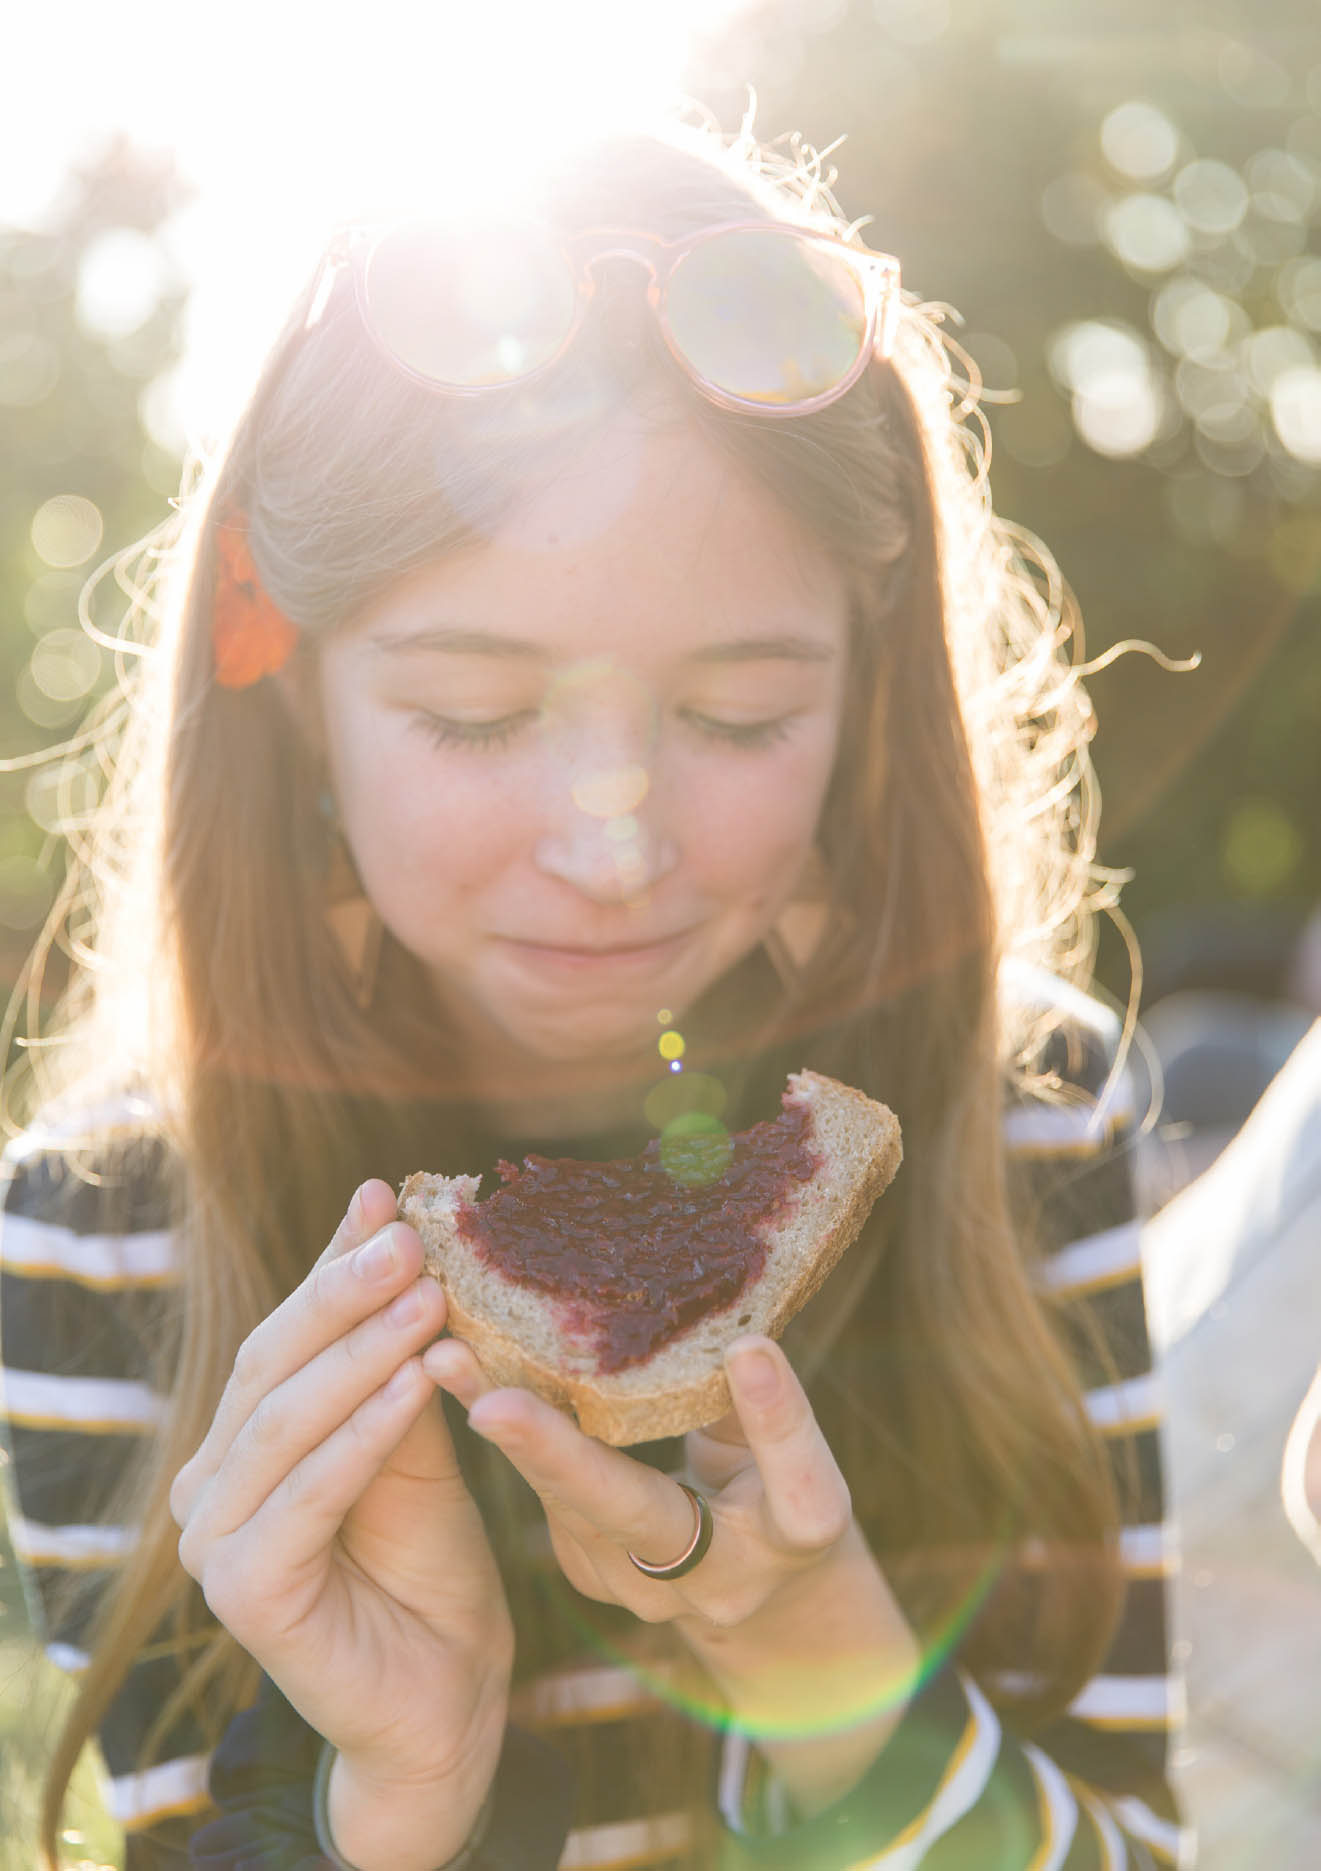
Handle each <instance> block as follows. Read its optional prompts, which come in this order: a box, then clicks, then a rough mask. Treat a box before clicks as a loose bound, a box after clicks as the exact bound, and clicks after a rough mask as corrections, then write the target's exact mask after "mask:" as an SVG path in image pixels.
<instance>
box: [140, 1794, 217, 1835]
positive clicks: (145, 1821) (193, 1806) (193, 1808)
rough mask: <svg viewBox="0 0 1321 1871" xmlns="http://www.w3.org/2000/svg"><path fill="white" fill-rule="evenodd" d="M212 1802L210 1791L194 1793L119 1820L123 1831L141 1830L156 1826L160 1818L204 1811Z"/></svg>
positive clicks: (172, 1817) (170, 1817)
mask: <svg viewBox="0 0 1321 1871" xmlns="http://www.w3.org/2000/svg"><path fill="white" fill-rule="evenodd" d="M211 1804H212V1800H211V1795H210V1794H209V1793H194V1794H192V1795H191V1796H190V1797H189V1798H188V1799H186V1800H173V1801H171V1802H170V1804H169V1805H166V1806H153V1807H152V1809H151V1811H150V1812H145V1813H135V1814H134V1815H133V1817H132V1818H131V1819H123V1820H121V1821H120V1822H119V1824H120V1829H121V1831H123V1832H141V1831H142V1830H143V1829H144V1828H145V1827H146V1826H154V1825H155V1824H156V1821H157V1820H158V1819H174V1818H177V1817H178V1816H179V1815H180V1814H182V1813H198V1812H202V1811H203V1810H204V1809H205V1808H206V1807H208V1806H210V1805H211Z"/></svg>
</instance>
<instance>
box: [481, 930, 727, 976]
mask: <svg viewBox="0 0 1321 1871" xmlns="http://www.w3.org/2000/svg"><path fill="white" fill-rule="evenodd" d="M692 934H693V931H692V930H691V929H682V930H680V931H678V933H677V934H675V935H669V936H657V937H655V938H654V939H653V940H652V941H650V942H615V943H609V944H601V945H599V946H591V945H586V944H578V943H564V942H541V941H536V942H533V941H525V940H523V939H522V938H520V937H518V936H502V937H500V938H499V941H500V943H501V946H502V947H504V948H505V949H506V950H507V951H509V952H510V953H511V954H512V955H513V956H514V957H515V959H517V960H519V961H523V962H526V963H529V964H530V965H532V966H537V967H544V968H552V969H553V968H573V969H584V970H589V969H600V970H608V969H625V968H630V967H646V966H647V965H648V964H650V963H656V962H663V961H667V960H668V959H669V958H670V957H671V956H672V955H673V954H675V953H677V951H678V950H679V948H680V947H681V946H682V945H683V943H685V942H686V941H687V940H688V939H689V937H690V936H691V935H692Z"/></svg>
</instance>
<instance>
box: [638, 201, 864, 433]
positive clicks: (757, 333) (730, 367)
mask: <svg viewBox="0 0 1321 1871" xmlns="http://www.w3.org/2000/svg"><path fill="white" fill-rule="evenodd" d="M665 319H666V323H667V325H668V328H669V333H670V338H671V341H672V342H673V344H674V346H675V348H676V349H677V350H678V351H679V352H680V354H681V355H682V357H683V358H684V359H685V360H686V362H687V363H688V364H689V365H690V367H691V368H692V369H693V370H694V371H696V372H697V374H698V376H700V377H704V378H705V379H706V381H707V382H708V383H710V384H713V385H714V386H715V387H716V388H717V389H720V390H725V391H727V392H728V393H729V394H730V395H732V396H737V397H741V398H742V399H743V400H744V401H746V402H749V403H761V404H766V405H772V406H773V405H776V404H786V405H792V404H794V403H802V402H806V401H807V400H808V399H809V398H810V397H814V396H820V395H822V394H823V393H824V392H825V391H827V390H831V389H833V388H834V386H835V385H836V384H837V383H839V382H840V381H841V380H842V379H843V378H844V377H846V376H847V375H848V373H849V371H850V370H851V369H852V368H853V366H854V364H855V363H856V362H857V360H858V355H859V353H860V352H861V350H862V347H863V344H864V342H865V340H866V334H867V305H866V298H865V295H864V292H863V286H862V281H861V279H860V277H859V276H858V274H857V273H856V272H855V271H854V270H853V268H852V267H851V266H850V265H849V264H848V263H847V262H846V261H844V260H842V259H841V258H840V256H839V253H838V251H837V250H836V249H835V248H833V247H832V246H831V245H830V244H829V243H828V242H825V241H818V240H813V239H811V237H810V236H809V237H807V238H802V237H800V236H798V235H796V234H786V233H780V232H775V231H773V230H767V231H765V232H763V231H762V230H761V229H759V228H753V229H748V230H743V229H738V230H735V231H732V232H729V233H717V234H713V235H712V236H711V237H710V239H709V240H703V241H699V242H698V244H697V245H696V246H694V247H692V248H691V249H690V250H689V252H688V253H686V254H685V255H684V256H683V258H682V259H681V260H680V261H679V262H678V264H677V265H676V267H675V268H674V271H673V272H672V273H671V274H670V278H669V283H668V285H667V288H666V294H665Z"/></svg>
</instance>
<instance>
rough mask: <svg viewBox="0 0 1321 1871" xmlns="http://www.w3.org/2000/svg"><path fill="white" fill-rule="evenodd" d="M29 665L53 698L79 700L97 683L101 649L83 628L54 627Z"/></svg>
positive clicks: (69, 700) (33, 655)
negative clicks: (62, 628) (61, 628)
mask: <svg viewBox="0 0 1321 1871" xmlns="http://www.w3.org/2000/svg"><path fill="white" fill-rule="evenodd" d="M28 667H29V668H30V669H31V671H32V680H33V682H34V683H35V684H36V686H37V687H38V688H39V689H40V690H41V693H42V694H43V695H46V696H48V697H49V698H50V700H51V701H53V702H77V701H81V700H82V698H83V697H84V696H85V695H89V694H90V693H91V691H92V690H93V689H94V688H95V686H96V681H97V678H98V676H99V675H100V674H101V652H100V650H99V649H98V648H97V646H96V644H95V643H93V642H92V639H91V638H90V637H89V636H86V635H84V633H83V632H82V631H81V630H51V631H48V632H47V633H46V635H45V636H43V637H42V638H41V641H40V642H39V643H38V644H37V646H36V648H35V649H34V650H33V652H32V659H31V661H30V663H29V664H28Z"/></svg>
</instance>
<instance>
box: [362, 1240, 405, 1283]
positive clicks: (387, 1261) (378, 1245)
mask: <svg viewBox="0 0 1321 1871" xmlns="http://www.w3.org/2000/svg"><path fill="white" fill-rule="evenodd" d="M397 1264H398V1263H397V1260H396V1257H395V1249H394V1230H393V1229H392V1228H387V1229H386V1230H385V1231H384V1233H382V1234H378V1235H377V1236H376V1237H375V1239H374V1240H371V1241H368V1243H367V1245H366V1247H360V1248H359V1249H358V1251H357V1253H356V1254H355V1255H354V1256H353V1271H354V1272H355V1273H356V1274H357V1276H358V1278H359V1279H360V1280H384V1279H386V1278H388V1276H389V1275H390V1274H392V1273H393V1272H394V1270H395V1267H396V1265H397Z"/></svg>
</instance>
